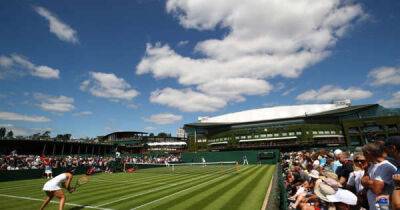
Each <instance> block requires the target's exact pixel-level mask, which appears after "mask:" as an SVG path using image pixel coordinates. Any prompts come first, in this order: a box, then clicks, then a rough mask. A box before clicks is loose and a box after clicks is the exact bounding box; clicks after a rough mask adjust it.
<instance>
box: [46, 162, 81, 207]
mask: <svg viewBox="0 0 400 210" xmlns="http://www.w3.org/2000/svg"><path fill="white" fill-rule="evenodd" d="M73 174H74V169H68V170H67V171H66V172H65V173H62V174H60V175H58V176H56V177H54V178H52V179H50V180H49V181H47V182H46V183H45V184H44V186H43V191H44V192H45V193H46V198H45V200H44V201H43V204H42V206H41V207H40V210H43V209H44V207H46V205H47V204H48V203H49V202H50V201H51V199H53V197H54V196H56V197H57V198H58V199H60V205H59V207H58V210H63V209H64V204H65V195H64V192H63V190H62V185H63V184H64V186H65V188H66V189H67V190H68V191H69V192H73V191H74V190H75V189H74V188H72V187H71V181H72V177H73Z"/></svg>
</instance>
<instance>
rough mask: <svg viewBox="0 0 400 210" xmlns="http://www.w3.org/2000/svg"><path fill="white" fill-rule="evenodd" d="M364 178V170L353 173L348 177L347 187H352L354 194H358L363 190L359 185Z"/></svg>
mask: <svg viewBox="0 0 400 210" xmlns="http://www.w3.org/2000/svg"><path fill="white" fill-rule="evenodd" d="M363 176H364V170H359V171H353V172H351V173H350V175H349V180H347V185H349V186H353V187H355V188H356V192H357V193H358V192H360V191H361V190H363V189H364V186H362V184H361V178H362V177H363Z"/></svg>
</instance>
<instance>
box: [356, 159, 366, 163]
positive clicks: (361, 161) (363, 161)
mask: <svg viewBox="0 0 400 210" xmlns="http://www.w3.org/2000/svg"><path fill="white" fill-rule="evenodd" d="M355 162H357V163H365V162H366V160H355Z"/></svg>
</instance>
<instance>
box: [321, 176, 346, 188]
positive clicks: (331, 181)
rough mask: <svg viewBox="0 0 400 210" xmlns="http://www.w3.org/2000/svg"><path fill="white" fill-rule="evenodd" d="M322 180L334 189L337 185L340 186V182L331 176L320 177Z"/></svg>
mask: <svg viewBox="0 0 400 210" xmlns="http://www.w3.org/2000/svg"><path fill="white" fill-rule="evenodd" d="M322 181H323V182H324V183H325V184H327V185H329V186H331V187H332V188H333V189H335V190H337V189H338V188H339V187H342V184H340V183H339V182H338V181H336V180H335V179H332V178H327V177H325V178H323V179H322Z"/></svg>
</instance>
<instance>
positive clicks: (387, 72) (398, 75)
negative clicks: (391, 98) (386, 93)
mask: <svg viewBox="0 0 400 210" xmlns="http://www.w3.org/2000/svg"><path fill="white" fill-rule="evenodd" d="M368 77H369V78H371V79H372V85H375V86H379V85H400V68H395V67H387V66H383V67H379V68H376V69H373V70H371V71H370V72H369V74H368Z"/></svg>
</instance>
